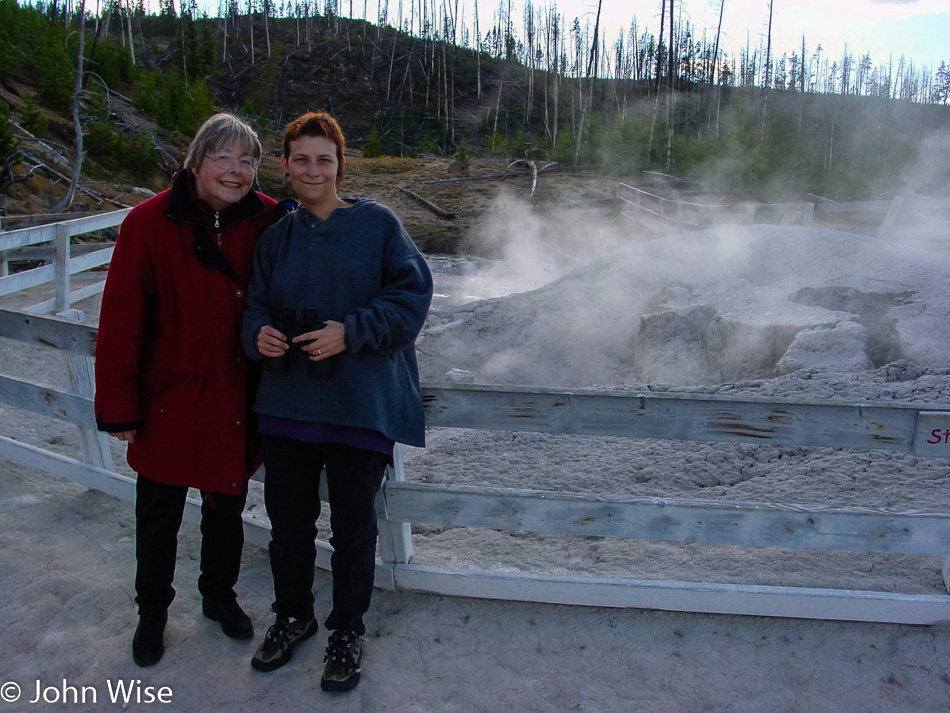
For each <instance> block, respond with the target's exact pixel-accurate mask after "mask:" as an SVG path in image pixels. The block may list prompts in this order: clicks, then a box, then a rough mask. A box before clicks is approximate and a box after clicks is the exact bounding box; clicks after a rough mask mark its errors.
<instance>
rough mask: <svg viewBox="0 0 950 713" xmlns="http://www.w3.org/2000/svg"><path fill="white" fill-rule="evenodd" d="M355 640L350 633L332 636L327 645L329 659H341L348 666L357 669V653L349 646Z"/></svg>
mask: <svg viewBox="0 0 950 713" xmlns="http://www.w3.org/2000/svg"><path fill="white" fill-rule="evenodd" d="M353 640H354V639H353V637H352V636H350V635H348V634H343V635H341V636H334V637H332V638H331V639H330V642H329V644H328V646H327V654H326V655H327V660H329V661H340V662H341V663H344V664H346V665H347V667H348V668H352V669H355V668H356V654H355V653H354V652H353V651H352V650H351V649H350V647H349V644H350V643H351V642H352V641H353Z"/></svg>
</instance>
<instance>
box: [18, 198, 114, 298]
mask: <svg viewBox="0 0 950 713" xmlns="http://www.w3.org/2000/svg"><path fill="white" fill-rule="evenodd" d="M130 210H131V208H126V209H123V210H116V211H110V212H108V213H94V214H92V215H88V216H85V217H83V218H77V219H75V220H64V221H61V222H59V223H55V224H52V225H39V226H35V227H32V228H22V229H20V230H10V231H7V232H0V297H2V296H3V295H9V294H12V293H14V292H19V291H21V290H25V289H28V288H30V287H35V286H37V285H42V284H45V283H47V282H55V284H56V298H55V299H52V300H47V301H45V302H41V303H39V304H36V305H33V306H32V307H30V308H28V310H27V311H29V312H38V313H44V312H49V311H56V312H63V311H64V310H67V309H69V307H70V305H71V304H72V303H73V302H78V301H79V300H83V299H85V298H87V297H91V296H92V295H95V294H98V293H99V292H101V291H102V289H103V288H104V286H105V278H104V277H103V279H102V280H99V281H97V282H96V283H95V284H93V285H87V286H86V287H83V288H80V289H79V290H75V291H71V288H70V282H71V279H70V278H71V276H72V275H75V274H77V273H80V272H85V271H86V270H90V269H92V268H95V267H101V266H102V265H106V264H108V263H109V261H110V260H111V259H112V250H113V248H112V246H109V247H104V248H103V249H100V250H95V251H94V252H87V251H85V250H82V251H77V252H82V253H83V254H81V255H79V256H73V255H72V247H71V245H70V238H72V237H73V236H76V235H83V234H85V233H93V232H95V231H97V230H104V229H106V228H114V227H115V226H117V225H119V224H121V223H122V221H123V220H124V219H125V216H126V215H128V214H129V211H130ZM50 242H51V243H53V245H54V247H55V261H54V262H53V264H52V265H43V266H40V267H35V268H33V269H30V270H23V271H22V272H17V273H14V274H12V275H11V274H8V273H9V266H8V259H9V257H11V256H18V255H19V254H20V253H21V252H22V250H23V249H24V248H27V247H28V246H32V245H38V244H42V243H50Z"/></svg>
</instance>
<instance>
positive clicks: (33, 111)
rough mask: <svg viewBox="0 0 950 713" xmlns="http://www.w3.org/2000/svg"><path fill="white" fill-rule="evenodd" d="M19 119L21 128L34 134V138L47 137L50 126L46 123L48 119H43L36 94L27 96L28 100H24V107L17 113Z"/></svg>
mask: <svg viewBox="0 0 950 713" xmlns="http://www.w3.org/2000/svg"><path fill="white" fill-rule="evenodd" d="M17 118H18V119H19V120H20V126H22V127H23V128H24V129H26V130H27V131H29V132H30V133H31V134H33V136H38V137H41V138H42V137H44V136H46V130H47V129H48V128H49V126H48V125H47V123H46V119H44V118H43V113H42V112H41V111H40V107H39V106H38V105H37V103H36V95H35V94H27V95H26V99H24V100H23V106H21V107H20V111H19V112H17Z"/></svg>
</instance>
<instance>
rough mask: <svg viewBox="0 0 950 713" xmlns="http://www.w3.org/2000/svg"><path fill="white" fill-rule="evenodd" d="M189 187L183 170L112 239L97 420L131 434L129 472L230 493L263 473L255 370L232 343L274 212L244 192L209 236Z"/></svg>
mask: <svg viewBox="0 0 950 713" xmlns="http://www.w3.org/2000/svg"><path fill="white" fill-rule="evenodd" d="M193 180H194V179H193V177H192V175H191V173H190V171H187V170H182V171H180V172H179V173H178V175H176V177H175V180H174V181H173V183H172V187H171V188H170V189H168V190H166V191H163V192H162V193H159V194H158V195H156V196H154V197H152V198H149V199H148V200H146V201H144V202H143V203H141V204H140V205H138V206H136V207H135V208H134V209H132V211H131V212H130V213H129V215H128V216H127V217H126V219H125V220H124V221H123V222H122V226H121V227H120V229H119V238H118V240H117V242H116V246H115V252H114V254H113V256H112V262H111V264H110V266H109V274H108V278H107V279H106V286H105V291H104V292H103V295H102V309H101V313H100V317H99V337H98V341H97V343H96V421H97V423H98V426H99V429H100V430H102V431H108V432H110V433H116V432H121V431H130V430H133V429H135V430H137V433H136V436H135V442H134V443H131V444H129V449H128V461H129V465H130V466H131V467H132V468H133V469H134V470H135V471H136V472H138V473H140V474H142V475H144V476H146V477H147V478H151V479H153V480H157V481H159V482H161V483H167V484H169V485H184V486H189V487H194V488H199V489H201V490H205V491H208V492H216V493H232V494H234V493H241V492H242V491H243V490H244V488H245V487H246V484H247V480H248V479H249V478H250V476H251V475H253V473H254V471H255V470H256V468H257V467H258V465H259V464H260V447H259V437H258V435H257V428H256V419H254V418H253V413H252V411H251V409H250V405H251V404H252V403H253V398H252V397H253V393H252V392H253V391H254V390H255V389H256V385H257V378H258V377H259V371H258V370H257V368H256V365H252V366H251V367H250V369H249V368H248V360H247V359H246V358H245V356H244V353H243V350H242V349H241V345H240V341H239V337H240V332H241V318H242V316H243V314H244V308H245V300H246V295H247V285H248V282H249V281H250V278H251V273H252V265H253V256H254V244H255V242H256V241H257V237H258V236H259V235H260V234H261V232H262V231H263V230H264V229H265V228H267V227H268V226H269V225H270V224H271V223H273V221H274V205H275V202H274V200H273V199H271V198H269V197H267V196H265V195H263V194H261V193H256V192H254V191H251V192H250V193H248V194H247V195H246V196H245V197H244V198H243V199H242V200H241V201H240V202H239V203H237V204H235V205H234V206H231V207H230V208H229V209H228V210H227V212H225V213H224V214H223V215H221V216H220V228H219V229H215V228H214V227H211V226H213V225H214V216H213V215H212V216H210V224H209V214H208V213H207V212H204V213H203V212H202V209H201V207H200V204H199V203H198V202H197V201H196V200H195V199H194V198H193V197H192V192H191V190H192V189H191V184H192V182H193ZM208 210H210V209H208V208H207V207H206V206H205V211H208ZM219 245H220V249H219V247H218V246H219Z"/></svg>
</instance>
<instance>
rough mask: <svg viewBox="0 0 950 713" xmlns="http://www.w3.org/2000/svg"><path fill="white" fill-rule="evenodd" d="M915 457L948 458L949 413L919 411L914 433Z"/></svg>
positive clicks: (949, 440)
mask: <svg viewBox="0 0 950 713" xmlns="http://www.w3.org/2000/svg"><path fill="white" fill-rule="evenodd" d="M914 455H915V456H950V411H921V412H920V413H918V414H917V430H916V431H914Z"/></svg>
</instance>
